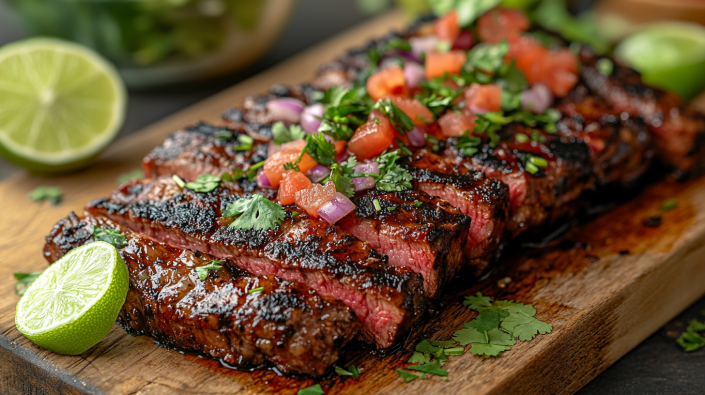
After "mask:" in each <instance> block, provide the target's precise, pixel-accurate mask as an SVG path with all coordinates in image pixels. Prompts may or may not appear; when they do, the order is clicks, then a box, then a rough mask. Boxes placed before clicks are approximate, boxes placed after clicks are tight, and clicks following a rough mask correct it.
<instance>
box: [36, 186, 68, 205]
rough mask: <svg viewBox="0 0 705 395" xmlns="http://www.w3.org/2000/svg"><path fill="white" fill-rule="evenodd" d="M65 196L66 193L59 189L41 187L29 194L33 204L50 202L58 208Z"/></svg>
mask: <svg viewBox="0 0 705 395" xmlns="http://www.w3.org/2000/svg"><path fill="white" fill-rule="evenodd" d="M63 196H64V191H63V190H62V189H61V188H59V187H46V186H40V187H37V188H35V189H34V190H32V192H30V193H29V198H30V199H31V200H32V201H33V202H43V201H44V200H47V199H48V200H49V201H50V202H51V205H52V206H56V205H57V204H59V202H60V201H61V198H62V197H63Z"/></svg>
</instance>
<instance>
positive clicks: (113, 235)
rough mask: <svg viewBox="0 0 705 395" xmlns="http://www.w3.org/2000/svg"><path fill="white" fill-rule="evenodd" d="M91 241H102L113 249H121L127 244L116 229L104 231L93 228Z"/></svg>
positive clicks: (125, 239)
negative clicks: (113, 247) (112, 246)
mask: <svg viewBox="0 0 705 395" xmlns="http://www.w3.org/2000/svg"><path fill="white" fill-rule="evenodd" d="M93 240H96V241H104V242H106V243H109V244H112V245H114V246H115V247H122V246H124V245H125V244H127V238H126V237H125V235H123V234H122V233H120V232H119V231H118V230H117V229H113V228H109V227H106V228H105V229H102V228H99V227H97V226H94V227H93Z"/></svg>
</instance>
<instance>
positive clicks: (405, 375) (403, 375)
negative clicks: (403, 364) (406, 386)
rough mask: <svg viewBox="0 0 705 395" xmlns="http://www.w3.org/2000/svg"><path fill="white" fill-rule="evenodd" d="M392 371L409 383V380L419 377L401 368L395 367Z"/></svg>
mask: <svg viewBox="0 0 705 395" xmlns="http://www.w3.org/2000/svg"><path fill="white" fill-rule="evenodd" d="M394 371H395V372H397V374H398V375H399V377H401V378H403V379H404V382H406V383H410V382H412V381H414V380H416V379H418V378H419V376H417V375H415V374H413V373H409V372H407V371H404V370H401V369H396V370H394Z"/></svg>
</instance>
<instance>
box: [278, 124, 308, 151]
mask: <svg viewBox="0 0 705 395" xmlns="http://www.w3.org/2000/svg"><path fill="white" fill-rule="evenodd" d="M272 135H273V137H274V144H276V145H282V144H284V143H289V142H291V141H296V140H301V139H303V138H305V137H306V132H305V131H304V130H303V129H302V128H301V126H299V125H291V126H289V127H288V128H287V127H286V125H284V122H281V121H280V122H277V123H275V124H274V125H272Z"/></svg>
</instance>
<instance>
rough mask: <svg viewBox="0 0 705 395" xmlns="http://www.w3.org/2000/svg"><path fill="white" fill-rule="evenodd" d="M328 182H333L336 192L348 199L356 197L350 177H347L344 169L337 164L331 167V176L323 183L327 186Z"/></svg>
mask: <svg viewBox="0 0 705 395" xmlns="http://www.w3.org/2000/svg"><path fill="white" fill-rule="evenodd" d="M328 181H333V183H334V184H335V190H336V191H338V192H340V193H342V194H343V195H345V196H347V197H353V196H354V195H355V188H354V187H353V184H352V180H351V179H350V176H348V175H346V174H345V171H344V170H343V167H342V166H339V165H338V164H337V163H335V164H333V166H331V168H330V175H329V176H328V177H326V178H325V179H323V180H322V181H321V183H322V184H325V183H326V182H328Z"/></svg>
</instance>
